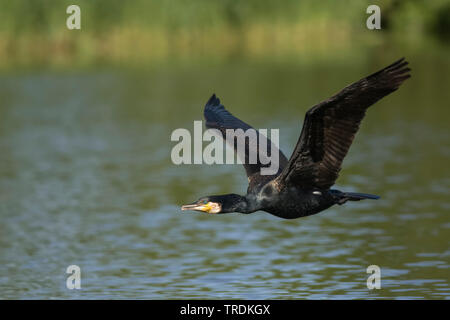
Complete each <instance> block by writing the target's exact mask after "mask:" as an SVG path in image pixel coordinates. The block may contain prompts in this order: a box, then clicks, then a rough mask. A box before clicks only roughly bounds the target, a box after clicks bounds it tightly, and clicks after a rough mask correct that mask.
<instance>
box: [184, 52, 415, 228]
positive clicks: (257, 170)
mask: <svg viewBox="0 0 450 320" xmlns="http://www.w3.org/2000/svg"><path fill="white" fill-rule="evenodd" d="M407 65H408V62H406V61H405V60H404V59H403V58H402V59H400V60H398V61H396V62H394V63H393V64H391V65H389V66H387V67H386V68H384V69H382V70H380V71H378V72H376V73H374V74H372V75H370V76H368V77H366V78H363V79H361V80H359V81H357V82H355V83H353V84H351V85H349V86H347V87H345V88H344V89H342V90H341V91H340V92H339V93H337V94H336V95H334V96H332V97H331V98H329V99H327V100H325V101H323V102H321V103H319V104H317V105H315V106H314V107H312V108H311V109H310V110H309V111H308V112H307V113H306V116H305V120H304V123H303V128H302V132H301V134H300V137H299V139H298V142H297V144H296V146H295V149H294V151H293V153H292V155H291V157H290V159H289V161H288V160H287V158H286V157H285V156H284V155H283V153H282V152H281V151H280V150H279V149H278V148H276V146H275V145H274V144H273V143H271V142H270V140H268V139H267V140H268V141H267V148H268V150H270V152H278V153H279V170H278V172H277V173H276V174H274V175H262V174H261V168H263V167H264V165H263V164H262V163H260V162H259V161H258V162H256V163H253V164H250V163H249V158H250V157H251V155H252V154H254V153H255V152H256V154H259V150H258V144H256V145H253V144H252V145H250V144H249V143H248V140H245V141H246V145H245V146H246V147H245V153H244V154H242V155H239V156H240V157H242V158H243V159H242V160H243V163H244V168H245V170H246V173H247V176H248V180H249V187H248V190H247V194H246V195H245V196H240V195H237V194H228V195H220V196H210V197H204V198H201V199H199V200H198V201H196V202H195V203H193V204H191V205H185V206H183V207H182V209H183V210H197V211H204V212H209V213H227V212H241V213H251V212H255V211H257V210H263V211H266V212H269V213H271V214H273V215H276V216H279V217H281V218H286V219H291V218H298V217H303V216H308V215H311V214H315V213H318V212H320V211H322V210H325V209H327V208H329V207H330V206H332V205H334V204H343V203H345V202H346V201H359V200H363V199H378V196H374V195H369V194H363V193H350V192H341V191H338V190H333V189H330V187H331V186H332V185H333V184H334V183H335V181H336V179H337V178H338V175H339V171H340V169H341V166H342V161H343V160H344V157H345V156H346V154H347V152H348V150H349V148H350V145H351V144H352V142H353V139H354V137H355V134H356V132H357V131H358V129H359V126H360V123H361V121H362V119H363V118H364V116H365V113H366V110H367V109H368V108H369V107H370V106H371V105H372V104H374V103H375V102H377V101H378V100H380V99H381V98H383V97H384V96H386V95H388V94H390V93H392V92H394V91H395V90H397V89H398V87H399V86H400V85H401V84H402V82H403V81H404V80H406V79H407V78H409V77H410V74H409V71H410V69H409V68H408V67H407ZM204 116H205V119H206V126H207V127H208V128H214V129H218V130H219V131H220V133H221V135H222V137H223V138H224V139H225V134H226V130H227V129H242V130H243V131H246V130H248V129H251V128H252V127H251V126H250V125H248V124H246V123H245V122H243V121H241V120H239V119H238V118H236V117H234V116H233V115H232V114H231V113H230V112H228V111H227V110H226V109H225V108H224V106H223V105H222V104H221V103H220V100H219V99H218V98H217V97H216V96H215V95H213V96H212V97H211V98H210V99H209V100H208V102H207V103H206V106H205V110H204ZM227 142H230V141H227ZM235 142H236V141H232V142H230V143H232V144H233V146H234V147H235V150H236V143H235Z"/></svg>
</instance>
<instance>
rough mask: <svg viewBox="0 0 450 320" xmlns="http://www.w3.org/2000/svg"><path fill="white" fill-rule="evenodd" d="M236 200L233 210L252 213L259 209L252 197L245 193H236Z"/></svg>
mask: <svg viewBox="0 0 450 320" xmlns="http://www.w3.org/2000/svg"><path fill="white" fill-rule="evenodd" d="M236 196H237V197H238V200H237V201H236V202H235V204H234V208H233V209H234V212H240V213H252V212H255V211H257V210H259V208H258V206H257V203H256V201H255V199H254V197H252V196H249V195H245V196H241V195H236Z"/></svg>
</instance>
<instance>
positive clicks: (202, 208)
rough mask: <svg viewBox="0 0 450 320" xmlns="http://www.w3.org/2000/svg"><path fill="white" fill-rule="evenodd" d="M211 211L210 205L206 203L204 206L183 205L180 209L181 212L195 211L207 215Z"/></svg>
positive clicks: (194, 204)
mask: <svg viewBox="0 0 450 320" xmlns="http://www.w3.org/2000/svg"><path fill="white" fill-rule="evenodd" d="M211 209H212V207H211V203H210V202H208V203H206V204H196V203H193V204H185V205H184V206H182V207H181V210H183V211H186V210H195V211H202V212H207V213H209V211H210V210H211Z"/></svg>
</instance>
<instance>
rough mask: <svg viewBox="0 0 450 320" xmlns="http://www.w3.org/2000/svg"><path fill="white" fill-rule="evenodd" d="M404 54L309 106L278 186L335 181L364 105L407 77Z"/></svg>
mask: <svg viewBox="0 0 450 320" xmlns="http://www.w3.org/2000/svg"><path fill="white" fill-rule="evenodd" d="M407 64H408V62H406V61H404V58H402V59H400V60H398V61H396V62H394V63H393V64H391V65H389V66H387V67H386V68H384V69H382V70H380V71H378V72H376V73H374V74H372V75H370V76H368V77H366V78H364V79H361V80H359V81H357V82H355V83H353V84H351V85H349V86H347V87H345V88H344V89H343V90H341V91H340V92H339V93H338V94H336V95H334V96H333V97H331V98H330V99H328V100H325V101H323V102H321V103H319V104H317V105H316V106H314V107H312V108H311V109H310V110H309V111H308V112H307V113H306V116H305V121H304V123H303V129H302V133H301V134H300V138H299V140H298V142H297V145H296V147H295V149H294V152H293V153H292V156H291V158H290V159H289V163H288V165H287V166H286V168H285V169H284V170H283V172H282V173H281V174H280V175H279V176H278V177H277V183H278V184H279V186H282V185H292V186H298V187H304V188H318V189H328V188H330V187H331V186H332V185H333V184H334V182H335V181H336V179H337V177H338V175H339V171H340V169H341V165H342V161H343V159H344V157H345V156H346V154H347V152H348V149H349V148H350V145H351V144H352V141H353V138H354V137H355V134H356V132H357V131H358V128H359V125H360V123H361V120H362V119H363V118H364V115H365V113H366V110H367V108H369V107H370V106H371V105H372V104H374V103H375V102H377V101H378V100H380V99H381V98H383V97H384V96H386V95H388V94H390V93H391V92H394V91H395V90H397V89H398V87H399V86H400V84H402V82H403V81H404V80H406V79H407V78H409V77H410V75H409V71H410V69H409V68H407V67H406V65H407Z"/></svg>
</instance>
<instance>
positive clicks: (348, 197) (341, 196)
mask: <svg viewBox="0 0 450 320" xmlns="http://www.w3.org/2000/svg"><path fill="white" fill-rule="evenodd" d="M331 191H332V193H333V194H334V195H335V197H336V198H337V199H336V202H337V203H338V204H343V203H345V202H347V201H360V200H364V199H371V200H377V199H380V196H377V195H374V194H368V193H360V192H341V191H337V190H331Z"/></svg>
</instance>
